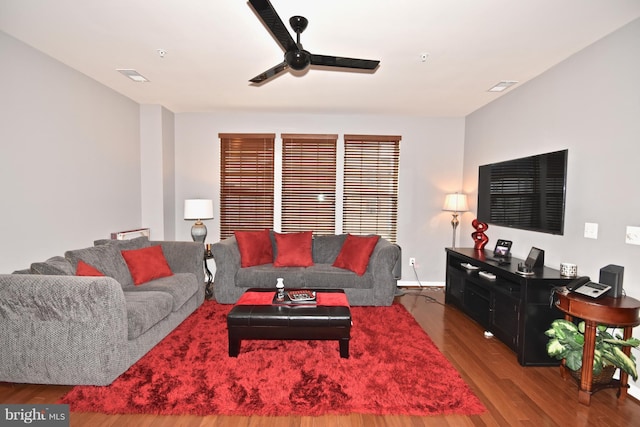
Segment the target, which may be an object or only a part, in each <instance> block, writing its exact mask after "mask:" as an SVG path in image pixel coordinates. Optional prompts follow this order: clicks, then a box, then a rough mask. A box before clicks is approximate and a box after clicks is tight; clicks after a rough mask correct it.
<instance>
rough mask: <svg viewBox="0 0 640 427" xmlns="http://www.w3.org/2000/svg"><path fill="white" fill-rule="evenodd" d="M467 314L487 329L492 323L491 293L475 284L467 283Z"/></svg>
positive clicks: (465, 297)
mask: <svg viewBox="0 0 640 427" xmlns="http://www.w3.org/2000/svg"><path fill="white" fill-rule="evenodd" d="M464 308H465V310H466V313H467V314H468V315H469V317H471V318H472V319H474V320H475V321H476V322H478V323H479V324H480V325H482V326H483V327H485V328H489V326H490V322H491V292H490V291H489V290H488V289H485V288H483V287H481V286H478V285H476V284H474V283H471V282H467V286H466V288H465V293H464Z"/></svg>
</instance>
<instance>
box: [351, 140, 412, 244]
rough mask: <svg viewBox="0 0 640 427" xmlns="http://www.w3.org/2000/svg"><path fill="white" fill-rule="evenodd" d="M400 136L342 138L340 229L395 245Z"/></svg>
mask: <svg viewBox="0 0 640 427" xmlns="http://www.w3.org/2000/svg"><path fill="white" fill-rule="evenodd" d="M401 139H402V137H401V136H384V135H345V136H344V143H345V155H344V207H343V230H344V232H347V233H352V234H379V235H380V236H382V237H384V238H385V239H388V240H389V241H390V242H393V243H395V242H396V234H397V218H398V214H397V209H398V162H399V157H400V140H401Z"/></svg>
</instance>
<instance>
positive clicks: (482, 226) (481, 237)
mask: <svg viewBox="0 0 640 427" xmlns="http://www.w3.org/2000/svg"><path fill="white" fill-rule="evenodd" d="M471 225H472V226H473V228H475V229H476V231H474V232H473V233H471V237H472V238H473V241H474V245H473V248H474V249H475V250H477V251H481V250H482V249H484V247H485V246H486V245H487V243H488V242H489V238H488V237H487V235H486V234H484V232H485V231H487V229H488V228H489V226H488V225H487V223H486V222H480V221H478V219H477V218H476V219H474V220H473V221H472V222H471Z"/></svg>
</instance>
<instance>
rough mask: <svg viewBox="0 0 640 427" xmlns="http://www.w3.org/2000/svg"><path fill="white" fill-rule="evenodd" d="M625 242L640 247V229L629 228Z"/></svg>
mask: <svg viewBox="0 0 640 427" xmlns="http://www.w3.org/2000/svg"><path fill="white" fill-rule="evenodd" d="M624 242H625V243H628V244H630V245H640V227H631V226H627V234H626V237H625V239H624Z"/></svg>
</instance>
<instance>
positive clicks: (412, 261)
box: [409, 257, 416, 267]
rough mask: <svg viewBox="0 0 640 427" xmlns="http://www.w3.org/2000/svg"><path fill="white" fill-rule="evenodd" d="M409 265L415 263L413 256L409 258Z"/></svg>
mask: <svg viewBox="0 0 640 427" xmlns="http://www.w3.org/2000/svg"><path fill="white" fill-rule="evenodd" d="M409 265H410V266H411V267H413V266H415V265H416V259H415V258H413V257H411V258H409Z"/></svg>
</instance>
